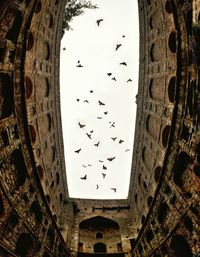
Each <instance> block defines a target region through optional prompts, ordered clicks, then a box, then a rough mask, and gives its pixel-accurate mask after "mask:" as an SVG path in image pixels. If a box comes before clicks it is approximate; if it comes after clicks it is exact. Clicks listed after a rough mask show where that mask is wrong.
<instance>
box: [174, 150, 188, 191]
mask: <svg viewBox="0 0 200 257" xmlns="http://www.w3.org/2000/svg"><path fill="white" fill-rule="evenodd" d="M189 163H190V156H189V155H188V154H187V153H186V152H183V151H182V152H180V153H179V155H178V157H177V159H176V161H175V164H174V167H173V169H172V172H173V180H174V183H175V184H176V185H177V186H180V187H182V186H183V174H184V173H185V171H186V169H187V167H188V165H189Z"/></svg>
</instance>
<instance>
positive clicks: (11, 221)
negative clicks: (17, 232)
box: [5, 214, 19, 234]
mask: <svg viewBox="0 0 200 257" xmlns="http://www.w3.org/2000/svg"><path fill="white" fill-rule="evenodd" d="M18 223H19V218H18V216H17V215H16V214H11V215H10V217H9V218H8V220H7V221H6V226H5V233H6V234H7V233H10V232H12V231H13V230H14V229H15V227H16V226H17V224H18Z"/></svg>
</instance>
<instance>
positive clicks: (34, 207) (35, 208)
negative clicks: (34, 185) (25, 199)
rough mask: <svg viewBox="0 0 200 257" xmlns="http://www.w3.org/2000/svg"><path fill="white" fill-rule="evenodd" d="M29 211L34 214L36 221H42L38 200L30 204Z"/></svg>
mask: <svg viewBox="0 0 200 257" xmlns="http://www.w3.org/2000/svg"><path fill="white" fill-rule="evenodd" d="M30 211H31V212H32V213H33V214H34V216H35V220H36V222H37V223H40V222H41V221H42V212H41V208H40V205H39V203H38V202H36V201H34V202H33V203H32V204H31V207H30Z"/></svg>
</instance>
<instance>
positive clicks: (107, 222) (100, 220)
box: [79, 216, 119, 230]
mask: <svg viewBox="0 0 200 257" xmlns="http://www.w3.org/2000/svg"><path fill="white" fill-rule="evenodd" d="M79 227H80V229H82V228H88V227H90V228H92V229H94V230H98V229H99V230H102V227H104V228H106V229H109V228H112V229H119V225H118V223H117V222H116V221H114V220H111V219H108V218H104V217H102V216H96V217H93V218H90V219H87V220H84V221H82V222H81V223H80V225H79Z"/></svg>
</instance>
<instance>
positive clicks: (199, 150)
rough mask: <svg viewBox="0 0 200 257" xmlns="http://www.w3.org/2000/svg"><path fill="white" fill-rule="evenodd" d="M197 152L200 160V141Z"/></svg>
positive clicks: (199, 160)
mask: <svg viewBox="0 0 200 257" xmlns="http://www.w3.org/2000/svg"><path fill="white" fill-rule="evenodd" d="M196 154H197V161H198V162H200V143H198V145H197V150H196Z"/></svg>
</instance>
